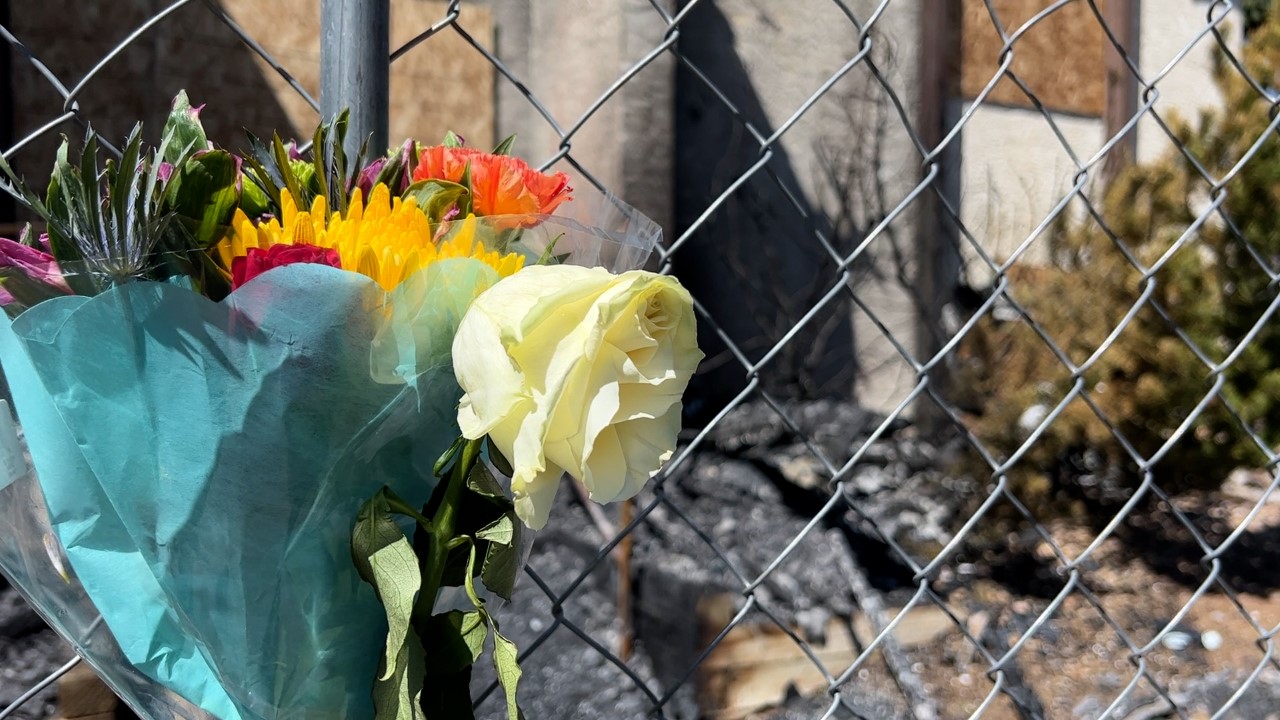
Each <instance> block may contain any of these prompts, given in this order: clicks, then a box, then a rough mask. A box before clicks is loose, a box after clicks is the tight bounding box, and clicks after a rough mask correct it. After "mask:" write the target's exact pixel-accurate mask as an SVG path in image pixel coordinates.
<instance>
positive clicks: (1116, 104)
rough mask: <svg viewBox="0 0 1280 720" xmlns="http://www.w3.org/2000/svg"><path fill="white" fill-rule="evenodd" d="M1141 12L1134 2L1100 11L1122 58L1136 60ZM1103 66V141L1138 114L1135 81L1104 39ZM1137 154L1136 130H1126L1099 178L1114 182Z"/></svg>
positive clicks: (1122, 0) (1114, 2)
mask: <svg viewBox="0 0 1280 720" xmlns="http://www.w3.org/2000/svg"><path fill="white" fill-rule="evenodd" d="M1140 11H1141V8H1140V6H1139V2H1138V0H1110V2H1108V3H1107V4H1106V5H1105V6H1104V10H1103V14H1104V16H1105V17H1106V19H1107V26H1108V27H1109V28H1110V29H1111V35H1112V37H1113V38H1114V39H1115V42H1117V43H1119V44H1120V47H1121V49H1122V50H1123V51H1124V54H1125V55H1128V56H1129V57H1130V58H1134V59H1135V60H1136V58H1137V57H1138V38H1139V30H1140V28H1139V25H1138V23H1139V17H1140ZM1105 54H1106V66H1107V106H1106V111H1105V113H1104V115H1103V120H1104V123H1105V125H1106V133H1107V137H1108V138H1111V137H1115V136H1116V135H1118V134H1119V133H1120V131H1121V130H1122V129H1123V128H1124V126H1125V123H1127V122H1129V121H1130V120H1131V119H1132V118H1133V115H1134V113H1136V112H1137V111H1138V79H1137V78H1136V77H1134V74H1133V71H1132V70H1130V68H1129V64H1128V63H1127V62H1125V58H1124V55H1121V53H1120V52H1119V51H1117V50H1116V47H1115V45H1114V44H1112V42H1111V40H1110V39H1108V40H1107V43H1106V53H1105ZM1137 154H1138V129H1137V127H1133V128H1130V129H1129V132H1128V134H1126V135H1125V136H1124V138H1123V139H1122V140H1121V141H1120V142H1119V143H1117V144H1116V146H1115V147H1114V148H1112V149H1111V152H1110V153H1108V154H1107V159H1106V161H1105V162H1104V163H1103V167H1102V174H1103V177H1104V178H1106V179H1111V178H1114V177H1115V176H1116V175H1118V174H1119V173H1120V171H1121V170H1123V169H1124V168H1126V167H1128V166H1129V165H1130V164H1132V163H1133V160H1134V158H1135V157H1136V156H1137Z"/></svg>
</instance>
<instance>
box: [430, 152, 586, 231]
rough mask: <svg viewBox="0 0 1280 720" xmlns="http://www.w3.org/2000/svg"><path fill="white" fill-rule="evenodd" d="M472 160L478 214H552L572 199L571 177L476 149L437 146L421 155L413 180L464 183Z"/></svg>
mask: <svg viewBox="0 0 1280 720" xmlns="http://www.w3.org/2000/svg"><path fill="white" fill-rule="evenodd" d="M468 162H470V163H471V189H472V192H473V196H472V203H471V205H472V210H473V211H474V212H475V214H477V215H549V214H551V213H552V212H554V211H555V209H556V208H557V207H559V205H560V203H562V202H564V201H566V200H570V199H572V195H571V193H572V192H573V188H571V187H569V176H568V175H565V174H564V173H562V172H558V173H554V174H547V173H540V172H538V171H537V170H534V169H533V168H531V167H529V164H528V163H526V162H525V161H524V160H521V159H520V158H517V157H511V156H509V155H494V154H493V153H487V152H483V151H481V150H477V149H475V148H467V147H460V148H450V147H445V146H443V145H435V146H433V147H429V148H426V149H424V150H423V151H422V154H421V155H419V156H418V167H417V169H416V170H414V171H413V180H414V182H417V181H419V180H447V181H449V182H454V183H456V182H461V181H462V173H463V172H464V171H465V170H466V167H467V163H468Z"/></svg>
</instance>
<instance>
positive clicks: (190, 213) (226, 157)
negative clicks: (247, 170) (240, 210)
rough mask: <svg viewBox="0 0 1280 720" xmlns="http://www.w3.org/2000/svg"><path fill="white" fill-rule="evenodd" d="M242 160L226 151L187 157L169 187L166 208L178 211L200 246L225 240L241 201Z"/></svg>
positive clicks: (178, 214) (170, 181) (170, 180)
mask: <svg viewBox="0 0 1280 720" xmlns="http://www.w3.org/2000/svg"><path fill="white" fill-rule="evenodd" d="M239 181H240V161H239V159H238V158H237V157H235V156H234V155H232V154H231V153H229V152H227V151H225V150H213V151H209V152H204V153H199V154H197V155H192V156H191V157H189V158H187V160H186V161H184V162H183V163H182V165H181V166H180V167H178V168H177V169H176V170H175V171H174V174H173V176H172V177H171V178H170V179H169V184H168V186H167V187H166V188H165V207H166V209H167V210H170V211H172V212H174V213H176V215H177V217H178V222H180V223H181V224H182V225H183V226H184V227H186V228H187V230H188V231H190V233H191V237H192V238H193V239H194V242H195V244H196V247H198V248H208V247H210V246H212V245H213V244H214V243H216V242H218V240H220V239H222V237H223V236H224V235H226V233H227V229H228V228H229V227H230V224H231V218H232V216H233V215H234V214H235V211H236V206H237V205H239V203H240V191H239V188H238V185H239V184H240V183H239Z"/></svg>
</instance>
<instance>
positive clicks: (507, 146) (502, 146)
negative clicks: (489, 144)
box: [493, 133, 516, 155]
mask: <svg viewBox="0 0 1280 720" xmlns="http://www.w3.org/2000/svg"><path fill="white" fill-rule="evenodd" d="M515 144H516V136H515V133H512V134H510V135H508V136H506V137H505V138H503V140H502V142H500V143H498V146H497V147H495V148H494V149H493V154H494V155H510V154H511V147H512V146H513V145H515Z"/></svg>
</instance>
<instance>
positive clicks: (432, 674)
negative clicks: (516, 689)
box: [417, 610, 489, 696]
mask: <svg viewBox="0 0 1280 720" xmlns="http://www.w3.org/2000/svg"><path fill="white" fill-rule="evenodd" d="M476 622H479V624H480V627H479V629H478V630H477V628H476V627H474V623H476ZM417 627H418V634H419V637H421V638H422V644H423V647H429V648H431V654H430V655H428V656H427V665H426V672H427V675H428V676H429V679H428V681H427V682H428V683H429V685H430V686H431V688H432V689H431V690H430V691H429V692H428V695H431V696H436V695H438V694H439V690H438V689H437V688H436V686H437V685H438V682H437V678H447V677H449V676H451V675H455V674H457V673H459V672H462V671H463V670H466V669H467V668H469V667H471V665H472V664H474V663H475V661H476V660H477V659H478V658H479V657H480V654H481V653H482V652H483V650H484V641H485V638H486V637H488V631H489V627H488V625H486V624H485V622H484V618H483V617H481V616H480V613H479V612H475V611H473V612H469V613H464V612H462V611H461V610H452V611H450V612H447V613H444V614H441V615H431V616H429V618H428V619H426V620H424V621H420V622H419V624H418V626H417ZM477 632H479V633H480V635H479V638H477V637H476V633H477Z"/></svg>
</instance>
